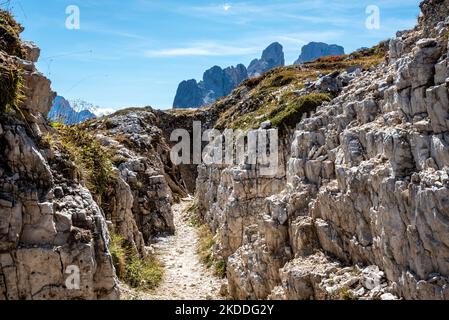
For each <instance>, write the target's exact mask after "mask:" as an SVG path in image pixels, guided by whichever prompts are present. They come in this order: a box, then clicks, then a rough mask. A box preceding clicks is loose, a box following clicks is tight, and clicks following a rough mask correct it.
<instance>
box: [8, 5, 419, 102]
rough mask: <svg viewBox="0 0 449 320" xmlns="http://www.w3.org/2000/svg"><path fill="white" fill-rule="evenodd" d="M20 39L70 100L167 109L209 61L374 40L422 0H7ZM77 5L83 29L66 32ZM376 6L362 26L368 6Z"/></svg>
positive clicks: (405, 23) (397, 26)
mask: <svg viewBox="0 0 449 320" xmlns="http://www.w3.org/2000/svg"><path fill="white" fill-rule="evenodd" d="M12 2H13V6H14V8H13V11H14V13H15V16H16V18H17V19H18V20H19V21H20V22H21V23H22V24H23V25H24V26H25V28H26V31H25V32H24V34H23V35H22V37H23V38H24V39H30V40H33V41H35V42H36V43H37V44H38V45H39V46H40V47H41V49H42V54H41V60H40V62H39V68H40V70H41V71H42V72H43V73H44V74H45V75H47V76H48V77H49V78H50V79H51V80H52V83H53V88H54V90H56V91H57V92H58V93H59V94H60V95H62V96H64V97H66V98H67V99H83V100H86V101H89V102H92V103H94V104H96V105H98V106H100V107H101V108H104V109H119V108H124V107H129V106H146V105H151V106H153V107H156V108H161V109H166V108H170V107H171V105H172V103H173V98H174V95H175V93H176V89H177V85H178V83H179V82H180V81H182V80H185V79H192V78H196V79H200V78H201V77H202V73H203V72H204V71H205V70H206V69H208V68H210V67H212V66H214V65H220V66H223V67H224V66H228V65H236V64H238V63H244V64H245V65H248V64H249V62H250V61H251V60H252V59H253V58H256V57H259V56H260V55H261V52H262V50H263V49H264V48H265V47H267V46H268V45H269V44H270V43H271V42H274V41H279V42H280V43H281V44H282V45H283V46H284V51H285V54H286V60H287V63H289V64H291V63H292V62H293V61H294V60H296V59H297V58H298V56H299V54H300V50H301V47H302V46H303V45H304V44H306V43H308V42H310V41H323V42H327V43H336V44H339V45H343V46H344V47H345V48H346V51H347V52H350V51H353V50H355V49H357V48H360V47H362V46H371V45H374V44H376V43H378V42H379V41H381V40H383V39H387V38H390V37H392V36H394V34H395V32H396V31H397V30H402V29H407V28H410V27H412V26H414V25H415V22H416V17H417V16H418V14H419V8H418V4H419V2H420V1H419V0H396V1H395V0H358V1H347V0H327V1H325V0H295V1H288V0H287V1H280V0H267V1H251V0H248V1H230V0H229V1H223V2H220V1H201V0H192V1H186V0H183V1H181V0H127V1H123V0H82V1H77V0H46V1H37V0H12ZM69 5H77V6H78V7H79V8H80V13H81V26H80V27H81V28H80V30H68V29H66V28H65V22H66V18H67V14H66V13H65V11H66V7H67V6H69ZM368 5H376V6H378V7H379V8H380V17H381V25H380V26H381V27H380V29H379V30H368V29H367V28H366V27H365V21H366V19H367V16H368V15H367V14H366V8H367V6H368Z"/></svg>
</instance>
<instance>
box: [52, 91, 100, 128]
mask: <svg viewBox="0 0 449 320" xmlns="http://www.w3.org/2000/svg"><path fill="white" fill-rule="evenodd" d="M96 117H97V116H96V115H95V114H93V113H92V112H91V111H89V110H80V111H76V110H74V109H73V107H72V106H71V105H70V102H69V101H67V100H66V99H65V98H64V97H61V96H57V97H56V98H55V99H54V100H53V105H52V107H51V110H50V112H49V113H48V119H49V120H51V121H55V122H61V123H64V124H67V125H72V124H78V123H81V122H84V121H87V120H90V119H95V118H96Z"/></svg>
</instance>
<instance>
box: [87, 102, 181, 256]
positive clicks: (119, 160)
mask: <svg viewBox="0 0 449 320" xmlns="http://www.w3.org/2000/svg"><path fill="white" fill-rule="evenodd" d="M156 123H157V118H156V116H155V114H154V113H153V112H151V111H150V110H147V111H145V110H136V111H132V110H130V111H129V112H126V111H125V112H120V113H117V114H113V115H111V116H108V117H104V118H101V119H99V120H95V121H91V122H89V123H86V124H85V127H86V129H87V130H89V131H91V132H93V133H94V134H95V136H96V138H97V140H98V141H99V142H100V143H101V144H102V145H103V146H104V147H105V148H107V149H108V150H110V152H112V153H113V161H114V163H113V164H114V167H115V170H116V173H117V176H118V179H117V182H116V186H115V187H113V188H110V190H109V192H108V193H109V194H108V196H107V197H105V200H104V201H103V203H102V207H103V208H104V211H105V213H106V218H107V219H108V220H110V221H111V222H112V225H113V226H114V228H115V229H116V230H121V232H120V234H121V235H122V236H124V237H125V239H126V240H127V241H128V242H131V243H135V244H136V245H137V247H138V248H139V249H140V251H141V252H143V251H144V245H145V244H146V245H149V244H151V243H152V241H154V239H155V238H156V237H158V236H160V235H163V234H172V233H173V232H174V231H175V230H174V228H175V227H174V224H173V214H172V210H171V205H172V203H173V195H172V189H173V190H175V192H176V191H178V192H179V193H181V195H184V194H185V190H184V188H183V187H182V186H178V185H177V183H175V182H174V180H176V178H172V177H171V176H170V175H171V174H172V172H171V171H172V168H171V167H169V165H170V148H169V146H168V145H167V144H166V142H165V137H164V136H163V135H162V131H161V129H159V128H158V127H157V126H156Z"/></svg>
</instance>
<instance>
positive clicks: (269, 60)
mask: <svg viewBox="0 0 449 320" xmlns="http://www.w3.org/2000/svg"><path fill="white" fill-rule="evenodd" d="M283 66H285V58H284V51H283V47H282V45H281V44H280V43H278V42H274V43H272V44H270V45H269V46H268V47H267V48H266V49H265V50H264V51H263V53H262V57H261V58H260V59H254V60H253V61H251V63H250V64H249V66H248V75H249V77H257V76H260V75H262V74H263V73H265V72H267V71H268V70H270V69H273V68H276V67H283Z"/></svg>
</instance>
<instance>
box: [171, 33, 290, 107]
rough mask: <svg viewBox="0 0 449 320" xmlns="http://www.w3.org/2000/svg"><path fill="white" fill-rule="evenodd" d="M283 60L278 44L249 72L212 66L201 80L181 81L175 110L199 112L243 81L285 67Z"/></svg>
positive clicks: (236, 68) (264, 52)
mask: <svg viewBox="0 0 449 320" xmlns="http://www.w3.org/2000/svg"><path fill="white" fill-rule="evenodd" d="M284 65H285V58H284V51H283V47H282V45H281V44H280V43H278V42H274V43H272V44H270V45H269V46H268V47H267V48H266V49H265V50H264V51H263V53H262V57H261V59H254V60H253V61H252V62H251V64H250V66H249V67H248V69H247V68H246V67H245V66H244V65H243V64H238V65H237V66H231V67H227V68H225V69H222V68H221V67H219V66H213V67H212V68H210V69H208V70H206V71H205V72H204V75H203V80H202V81H200V82H197V81H196V80H194V79H192V80H187V81H182V82H181V83H180V84H179V86H178V90H177V92H176V97H175V101H174V103H173V107H174V108H198V107H201V106H203V105H207V104H210V103H213V102H215V101H216V100H217V99H220V98H222V97H224V96H227V95H228V94H230V93H231V92H232V90H234V89H235V88H236V87H238V86H239V85H240V84H241V83H242V82H243V81H245V80H246V79H248V78H250V77H256V76H258V75H261V74H263V73H265V72H267V71H268V70H270V69H272V68H275V67H279V66H284Z"/></svg>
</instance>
